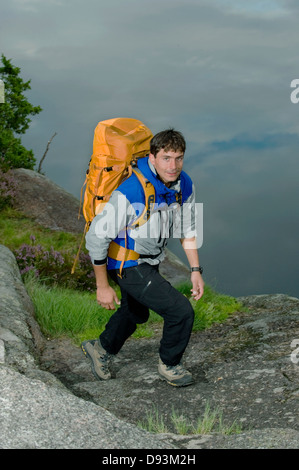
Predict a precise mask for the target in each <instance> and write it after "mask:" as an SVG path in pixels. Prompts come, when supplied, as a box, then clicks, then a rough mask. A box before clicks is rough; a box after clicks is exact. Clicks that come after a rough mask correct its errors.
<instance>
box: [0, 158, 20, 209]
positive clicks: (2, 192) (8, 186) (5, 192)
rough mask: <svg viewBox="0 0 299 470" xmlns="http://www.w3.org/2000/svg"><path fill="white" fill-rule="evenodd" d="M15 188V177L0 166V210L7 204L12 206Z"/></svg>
mask: <svg viewBox="0 0 299 470" xmlns="http://www.w3.org/2000/svg"><path fill="white" fill-rule="evenodd" d="M16 188H17V183H16V181H15V179H14V178H13V177H12V176H11V175H10V174H9V173H6V172H4V171H3V170H2V169H1V167H0V210H2V209H4V208H5V207H7V206H12V204H13V200H14V197H15V194H16Z"/></svg>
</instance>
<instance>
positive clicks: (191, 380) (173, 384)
mask: <svg viewBox="0 0 299 470" xmlns="http://www.w3.org/2000/svg"><path fill="white" fill-rule="evenodd" d="M158 374H159V377H160V379H161V380H164V381H165V382H167V383H168V384H169V385H172V386H173V387H188V385H192V384H194V380H193V379H190V380H189V381H188V382H187V381H185V382H183V381H182V382H179V381H178V382H171V380H169V379H167V378H166V377H164V375H162V374H160V372H158Z"/></svg>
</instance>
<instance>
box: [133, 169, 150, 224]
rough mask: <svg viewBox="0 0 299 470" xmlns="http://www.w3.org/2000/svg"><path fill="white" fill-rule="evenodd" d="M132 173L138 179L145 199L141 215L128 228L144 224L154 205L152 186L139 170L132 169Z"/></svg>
mask: <svg viewBox="0 0 299 470" xmlns="http://www.w3.org/2000/svg"><path fill="white" fill-rule="evenodd" d="M132 171H133V173H134V174H135V175H136V177H137V178H138V180H139V183H140V184H141V186H142V188H143V191H144V197H145V204H144V209H143V211H142V213H141V214H140V215H139V217H138V218H137V220H135V222H134V223H133V224H132V225H130V228H137V227H140V226H141V225H143V224H145V223H146V222H147V221H148V219H149V218H150V216H151V210H152V207H154V204H155V188H154V186H153V184H152V183H151V182H150V181H149V180H148V179H147V178H145V176H144V175H143V174H142V173H141V171H140V170H139V168H137V167H136V168H133V169H132Z"/></svg>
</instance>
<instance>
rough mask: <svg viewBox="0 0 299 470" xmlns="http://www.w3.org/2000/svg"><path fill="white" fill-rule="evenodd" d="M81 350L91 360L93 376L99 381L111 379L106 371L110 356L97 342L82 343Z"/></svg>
mask: <svg viewBox="0 0 299 470" xmlns="http://www.w3.org/2000/svg"><path fill="white" fill-rule="evenodd" d="M81 349H82V351H83V352H84V354H85V356H87V357H88V358H89V359H90V360H91V369H92V372H93V374H94V376H95V377H96V378H97V379H100V380H108V379H111V374H110V372H109V369H108V365H109V364H108V362H109V358H110V354H109V353H107V351H105V349H104V348H103V347H102V345H101V343H100V341H99V340H95V339H93V340H89V341H83V343H81Z"/></svg>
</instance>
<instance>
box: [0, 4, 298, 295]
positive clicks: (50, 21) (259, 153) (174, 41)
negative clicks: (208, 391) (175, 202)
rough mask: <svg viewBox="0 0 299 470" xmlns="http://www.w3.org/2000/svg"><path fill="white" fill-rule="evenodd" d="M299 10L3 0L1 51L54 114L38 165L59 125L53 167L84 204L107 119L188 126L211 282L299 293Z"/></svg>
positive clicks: (44, 129)
mask: <svg viewBox="0 0 299 470" xmlns="http://www.w3.org/2000/svg"><path fill="white" fill-rule="evenodd" d="M298 14H299V2H298V1H296V0H264V1H263V0H250V1H249V0H126V1H124V0H109V1H108V0H105V1H103V0H85V1H84V2H82V1H78V0H47V1H41V0H8V1H2V2H1V6H0V52H1V53H3V54H4V55H5V56H6V57H7V58H9V59H12V62H13V64H14V65H16V66H18V67H21V75H22V78H23V79H24V80H29V79H31V91H30V92H28V94H27V96H28V98H29V101H30V102H31V103H32V104H33V105H40V106H41V107H42V108H43V111H42V113H40V114H39V115H38V116H36V117H34V119H33V121H32V124H31V127H30V129H29V131H27V134H26V135H25V136H24V137H23V138H22V141H23V144H24V145H25V146H26V147H27V148H32V149H33V151H34V154H35V157H36V159H37V163H39V160H40V158H41V157H42V155H43V153H44V151H45V148H46V144H47V141H48V140H49V139H50V137H51V136H52V135H53V134H54V132H57V136H56V137H55V138H54V139H53V141H52V144H51V146H50V150H49V152H48V154H47V157H46V159H45V161H44V164H43V171H44V172H45V174H46V176H48V177H49V178H51V179H52V180H53V181H55V182H56V183H57V184H59V185H61V186H62V187H64V188H65V189H66V190H67V191H69V192H71V193H72V194H74V195H75V196H77V197H78V198H79V195H80V188H81V184H82V182H83V181H84V176H85V170H86V168H87V165H88V161H89V158H90V155H91V152H92V139H93V131H94V128H95V126H96V125H97V123H98V121H102V120H104V119H109V118H112V117H134V118H137V119H140V120H142V121H143V122H144V123H145V124H146V125H147V126H148V127H150V128H151V130H152V131H153V132H154V133H155V132H158V131H160V130H163V129H165V128H167V127H169V126H172V127H175V128H177V129H178V130H180V131H182V132H183V134H184V135H185V137H186V140H187V152H186V161H185V170H186V171H187V172H188V173H189V174H190V176H191V177H192V178H193V180H194V182H195V185H196V191H197V201H198V202H202V203H203V210H204V232H203V246H202V248H201V249H200V259H201V264H202V265H203V266H204V278H205V280H206V282H207V283H209V284H210V285H212V286H214V287H215V288H216V289H217V290H219V291H222V292H224V293H227V294H232V295H236V296H239V295H248V294H263V293H286V294H290V295H293V296H297V297H299V284H298V278H299V276H298V274H299V272H298V271H299V270H298V238H299V237H298V234H299V220H298V202H299V188H298V176H299V163H298V160H299V159H298V144H299V134H298V125H299V103H298V104H296V103H293V102H292V101H291V99H290V97H291V92H292V91H293V89H292V88H291V82H292V80H294V79H297V78H298V79H299V52H298V51H299V34H298ZM178 244H179V242H177V241H176V245H173V244H171V247H172V248H173V251H175V252H176V253H177V254H178V255H179V256H181V257H183V253H182V251H181V250H180V248H179V247H178Z"/></svg>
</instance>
